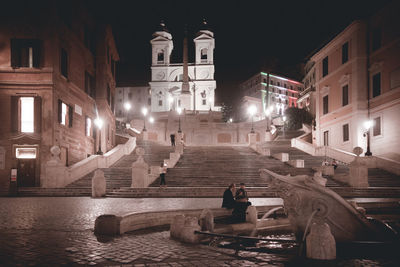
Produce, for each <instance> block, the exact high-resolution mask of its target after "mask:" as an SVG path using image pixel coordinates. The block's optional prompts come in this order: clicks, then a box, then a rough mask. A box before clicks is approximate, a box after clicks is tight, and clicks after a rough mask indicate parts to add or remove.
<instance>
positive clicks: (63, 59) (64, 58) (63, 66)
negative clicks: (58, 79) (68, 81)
mask: <svg viewBox="0 0 400 267" xmlns="http://www.w3.org/2000/svg"><path fill="white" fill-rule="evenodd" d="M60 62H61V63H60V69H61V75H62V76H64V77H65V78H68V54H67V51H65V49H64V48H61V61H60Z"/></svg>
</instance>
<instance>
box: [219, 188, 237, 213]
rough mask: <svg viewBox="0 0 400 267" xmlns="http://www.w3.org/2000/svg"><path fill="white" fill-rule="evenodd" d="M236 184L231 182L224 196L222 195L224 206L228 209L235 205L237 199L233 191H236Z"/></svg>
mask: <svg viewBox="0 0 400 267" xmlns="http://www.w3.org/2000/svg"><path fill="white" fill-rule="evenodd" d="M235 190H236V187H235V184H230V185H229V187H228V188H227V189H226V190H225V192H224V196H223V197H222V198H223V199H222V207H223V208H227V209H233V208H234V207H235V199H234V198H233V192H235Z"/></svg>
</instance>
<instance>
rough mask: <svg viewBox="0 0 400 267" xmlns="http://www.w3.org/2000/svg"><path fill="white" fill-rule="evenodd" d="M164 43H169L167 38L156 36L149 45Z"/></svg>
mask: <svg viewBox="0 0 400 267" xmlns="http://www.w3.org/2000/svg"><path fill="white" fill-rule="evenodd" d="M166 41H170V40H169V39H168V38H166V37H163V36H157V37H155V38H153V39H151V41H150V42H151V43H157V42H166Z"/></svg>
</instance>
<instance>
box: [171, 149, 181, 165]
mask: <svg viewBox="0 0 400 267" xmlns="http://www.w3.org/2000/svg"><path fill="white" fill-rule="evenodd" d="M180 156H181V154H179V153H176V152H174V153H169V163H170V165H169V166H168V167H169V168H173V167H175V165H176V163H178V160H179V158H180Z"/></svg>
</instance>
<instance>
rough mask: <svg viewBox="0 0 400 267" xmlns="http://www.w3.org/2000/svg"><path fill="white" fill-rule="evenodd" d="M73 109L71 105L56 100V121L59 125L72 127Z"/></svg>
mask: <svg viewBox="0 0 400 267" xmlns="http://www.w3.org/2000/svg"><path fill="white" fill-rule="evenodd" d="M72 118H73V110H72V107H71V106H69V105H67V104H65V103H64V102H62V101H61V100H60V99H59V100H58V122H59V123H60V124H61V125H65V126H68V127H72Z"/></svg>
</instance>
